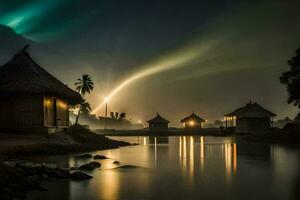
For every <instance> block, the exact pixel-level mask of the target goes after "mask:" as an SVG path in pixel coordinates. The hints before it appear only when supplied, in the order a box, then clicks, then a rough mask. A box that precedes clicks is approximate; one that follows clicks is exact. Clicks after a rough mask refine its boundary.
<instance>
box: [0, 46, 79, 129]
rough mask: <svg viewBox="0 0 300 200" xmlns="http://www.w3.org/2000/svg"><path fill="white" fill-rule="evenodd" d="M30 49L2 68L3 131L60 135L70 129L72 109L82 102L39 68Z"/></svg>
mask: <svg viewBox="0 0 300 200" xmlns="http://www.w3.org/2000/svg"><path fill="white" fill-rule="evenodd" d="M27 48H28V45H27V46H25V47H24V48H23V49H22V50H21V51H20V52H19V53H18V54H16V55H15V56H14V57H13V58H12V59H11V60H10V61H9V62H7V63H6V64H4V65H3V66H2V67H0V94H1V98H0V127H1V128H13V129H22V130H39V131H42V130H46V132H57V131H59V130H62V129H64V128H67V127H68V126H69V105H76V104H79V103H81V102H82V98H81V96H80V94H79V93H78V92H75V91H73V90H71V89H70V88H69V87H67V86H66V85H65V84H63V83H62V82H60V81H59V80H58V79H56V78H55V77H54V76H52V75H51V74H49V73H48V72H47V71H46V70H44V69H43V68H42V67H41V66H39V65H38V64H37V63H36V62H35V61H34V60H33V59H32V58H31V56H30V55H29V54H28V53H27Z"/></svg>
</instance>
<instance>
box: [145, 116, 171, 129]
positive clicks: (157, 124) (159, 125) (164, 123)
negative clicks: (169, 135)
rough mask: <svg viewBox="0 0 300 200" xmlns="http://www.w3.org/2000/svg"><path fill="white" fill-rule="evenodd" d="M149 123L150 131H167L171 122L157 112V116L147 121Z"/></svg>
mask: <svg viewBox="0 0 300 200" xmlns="http://www.w3.org/2000/svg"><path fill="white" fill-rule="evenodd" d="M147 122H148V123H149V131H150V132H167V131H168V124H169V123H170V122H169V121H168V120H166V119H165V118H163V117H162V116H160V114H159V113H157V115H156V117H154V118H153V119H150V120H148V121H147Z"/></svg>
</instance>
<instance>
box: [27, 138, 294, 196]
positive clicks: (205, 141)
mask: <svg viewBox="0 0 300 200" xmlns="http://www.w3.org/2000/svg"><path fill="white" fill-rule="evenodd" d="M114 139H119V140H123V141H129V142H133V143H139V144H140V145H138V146H130V147H123V148H120V149H114V150H105V151H97V152H92V154H101V155H106V156H107V157H109V158H111V159H108V160H103V161H100V162H101V164H102V167H101V169H96V170H94V171H93V172H91V173H89V174H91V175H92V176H93V177H94V178H93V179H91V180H87V181H80V182H77V181H65V180H64V181H59V182H55V183H49V184H47V185H46V187H47V188H48V189H49V191H46V192H33V193H31V194H30V196H29V197H28V199H32V200H40V199H43V200H50V199H51V200H53V199H54V200H58V199H65V200H79V199H80V200H83V199H84V200H85V199H87V200H99V199H130V200H131V199H231V200H233V199H246V200H248V199H278V200H284V199H300V150H295V149H288V148H286V147H281V146H276V145H275V146H270V145H250V144H236V142H235V140H234V138H229V137H200V136H193V137H192V136H182V137H163V138H161V137H157V138H149V137H114ZM91 160H92V159H85V160H83V159H76V158H75V155H70V156H60V157H48V158H46V160H45V161H47V162H50V163H51V162H52V163H58V166H59V167H73V166H74V167H77V166H80V165H81V164H84V163H87V162H89V161H91ZM115 160H117V161H119V162H120V163H121V164H122V165H130V166H132V167H124V168H116V165H114V164H113V161H115Z"/></svg>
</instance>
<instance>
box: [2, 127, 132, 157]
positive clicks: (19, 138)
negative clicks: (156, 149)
mask: <svg viewBox="0 0 300 200" xmlns="http://www.w3.org/2000/svg"><path fill="white" fill-rule="evenodd" d="M127 145H130V144H129V143H127V142H122V141H116V140H111V139H109V138H107V137H105V136H103V135H97V134H95V133H94V132H91V131H90V130H89V129H87V128H85V127H82V126H77V127H71V128H70V129H69V130H68V131H67V132H61V133H55V134H44V133H21V132H2V133H1V132H0V155H1V156H5V157H13V158H22V157H26V156H48V155H60V154H68V153H76V152H84V151H93V150H102V149H112V148H118V147H121V146H127Z"/></svg>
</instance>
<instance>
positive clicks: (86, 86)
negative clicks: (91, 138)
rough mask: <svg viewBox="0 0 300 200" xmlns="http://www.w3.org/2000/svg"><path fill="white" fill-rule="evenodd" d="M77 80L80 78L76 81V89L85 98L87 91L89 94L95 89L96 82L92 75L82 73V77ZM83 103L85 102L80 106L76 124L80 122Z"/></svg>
mask: <svg viewBox="0 0 300 200" xmlns="http://www.w3.org/2000/svg"><path fill="white" fill-rule="evenodd" d="M77 80H78V82H76V83H75V86H76V90H77V91H78V92H79V93H80V94H81V96H82V98H84V96H85V94H86V93H88V94H89V93H91V91H92V90H93V89H94V82H93V80H92V77H90V76H89V75H87V74H84V75H82V77H81V78H79V79H77ZM84 102H86V101H84ZM84 102H83V103H84ZM86 103H87V102H86ZM82 105H83V104H81V105H80V106H79V110H78V114H77V117H76V121H75V125H77V123H78V119H79V114H80V112H81V109H82Z"/></svg>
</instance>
